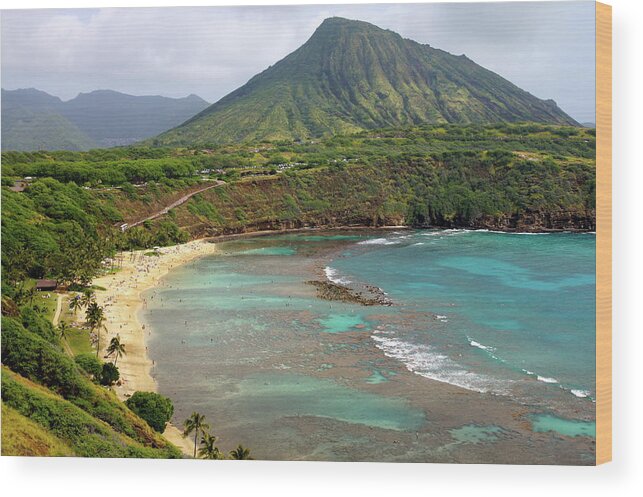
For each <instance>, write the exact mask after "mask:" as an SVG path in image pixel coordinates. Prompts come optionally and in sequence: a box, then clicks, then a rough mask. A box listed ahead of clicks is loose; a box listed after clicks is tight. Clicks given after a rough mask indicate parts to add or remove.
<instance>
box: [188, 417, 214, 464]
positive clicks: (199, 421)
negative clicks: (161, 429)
mask: <svg viewBox="0 0 643 497" xmlns="http://www.w3.org/2000/svg"><path fill="white" fill-rule="evenodd" d="M209 429H210V425H209V424H207V423H206V422H205V416H203V415H202V414H199V413H198V412H193V413H192V416H190V417H189V418H188V419H186V420H185V422H184V423H183V436H184V437H188V436H189V435H190V434H191V433H192V432H194V457H195V458H196V443H197V440H198V439H199V435H204V436H205V435H206V434H207V433H208V430H209Z"/></svg>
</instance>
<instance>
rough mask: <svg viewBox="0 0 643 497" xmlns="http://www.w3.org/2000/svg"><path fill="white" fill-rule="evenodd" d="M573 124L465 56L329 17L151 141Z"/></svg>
mask: <svg viewBox="0 0 643 497" xmlns="http://www.w3.org/2000/svg"><path fill="white" fill-rule="evenodd" d="M517 121H535V122H543V123H553V124H571V125H577V123H576V122H575V121H574V120H573V119H572V118H571V117H569V116H568V115H567V114H565V113H564V112H563V111H562V110H561V109H560V108H558V106H557V105H556V103H555V102H554V101H552V100H540V99H538V98H536V97H534V96H533V95H531V94H529V93H528V92H526V91H524V90H521V89H520V88H518V87H517V86H515V85H514V84H512V83H510V82H509V81H507V80H506V79H504V78H502V77H500V76H498V75H497V74H495V73H493V72H491V71H489V70H487V69H485V68H483V67H481V66H479V65H477V64H476V63H475V62H473V61H472V60H470V59H468V58H467V57H465V56H464V55H462V56H454V55H451V54H449V53H447V52H445V51H443V50H438V49H435V48H432V47H430V46H428V45H422V44H420V43H417V42H415V41H412V40H407V39H404V38H402V37H401V36H400V35H398V34H396V33H394V32H392V31H389V30H384V29H381V28H378V27H377V26H374V25H372V24H369V23H366V22H361V21H352V20H348V19H342V18H337V17H333V18H330V19H326V20H325V21H324V22H323V23H322V24H321V25H320V26H319V27H318V28H317V30H316V31H315V33H314V34H313V35H312V37H311V38H310V39H309V40H308V41H307V42H306V43H305V44H304V45H302V46H301V47H300V48H299V49H297V50H296V51H294V52H293V53H291V54H290V55H288V56H287V57H285V58H284V59H282V60H281V61H279V62H277V63H276V64H275V65H274V66H271V67H269V68H268V69H266V70H265V71H263V72H262V73H260V74H258V75H256V76H254V77H253V78H252V79H251V80H250V81H248V83H246V84H245V85H244V86H242V87H240V88H238V89H237V90H235V91H233V92H232V93H230V94H229V95H227V96H225V97H224V98H222V99H221V100H219V101H218V102H216V103H215V104H213V105H211V106H210V107H208V108H207V109H205V110H204V111H203V112H201V113H200V114H197V115H196V116H195V117H193V118H192V119H190V120H188V121H186V122H185V123H183V124H181V125H180V126H178V127H177V128H175V129H172V130H170V131H167V132H166V133H163V134H161V135H160V136H158V137H157V138H156V139H154V140H150V141H149V142H150V143H153V144H155V145H185V144H190V143H227V142H237V141H248V140H263V139H270V140H275V139H304V138H309V137H317V136H323V135H329V134H336V133H347V132H354V131H359V130H363V129H373V128H380V127H388V126H399V125H409V124H420V123H493V122H517Z"/></svg>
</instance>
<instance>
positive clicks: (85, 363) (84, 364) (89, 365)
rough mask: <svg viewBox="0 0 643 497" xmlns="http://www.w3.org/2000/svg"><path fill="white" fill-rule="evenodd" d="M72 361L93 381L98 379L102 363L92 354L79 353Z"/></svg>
mask: <svg viewBox="0 0 643 497" xmlns="http://www.w3.org/2000/svg"><path fill="white" fill-rule="evenodd" d="M74 361H76V364H78V365H79V366H80V367H81V369H82V370H83V371H85V373H87V374H88V375H90V376H91V377H92V378H93V379H94V380H95V381H98V380H99V379H100V376H101V372H102V371H103V363H102V362H101V361H100V359H98V357H96V356H95V355H94V354H79V355H77V356H76V357H75V358H74Z"/></svg>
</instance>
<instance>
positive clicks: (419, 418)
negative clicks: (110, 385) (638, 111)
mask: <svg viewBox="0 0 643 497" xmlns="http://www.w3.org/2000/svg"><path fill="white" fill-rule="evenodd" d="M220 248H221V251H222V253H221V255H217V256H211V257H206V258H203V259H200V260H197V261H194V262H193V263H191V264H189V265H186V266H183V267H181V268H178V269H176V270H174V271H173V272H171V273H170V274H169V275H168V276H167V277H166V278H164V280H163V282H162V284H161V285H160V286H159V287H158V288H156V289H153V290H150V291H149V292H148V293H147V299H148V309H147V310H146V311H144V314H143V315H142V318H143V320H144V321H146V322H148V323H149V324H150V326H151V328H152V330H153V333H152V336H151V337H150V340H149V343H148V346H149V353H150V356H151V358H152V359H154V360H155V367H154V370H153V375H154V376H155V378H156V380H157V382H158V385H159V391H160V392H161V393H163V394H165V395H168V396H169V397H170V398H171V399H172V400H173V401H174V404H175V418H174V421H175V423H177V424H179V425H180V424H181V420H182V419H185V418H186V417H187V416H188V415H189V414H190V413H191V412H192V411H195V410H196V411H199V412H201V413H203V414H206V416H207V417H208V418H209V419H210V420H211V425H212V426H213V427H214V430H215V432H216V433H218V434H219V435H220V437H221V440H222V444H223V445H226V444H228V445H229V446H230V447H233V446H236V444H237V443H243V444H244V445H247V446H249V447H251V449H252V450H254V454H255V455H256V456H257V457H258V458H267V459H321V460H384V461H434V462H527V463H529V462H532V463H554V462H558V463H570V464H587V463H590V462H591V461H592V460H593V437H594V432H595V424H594V421H595V415H594V406H595V404H594V397H595V236H594V235H593V234H585V233H547V234H518V233H496V232H488V231H468V230H398V231H395V230H386V231H383V230H378V231H375V230H370V231H364V230H359V231H342V232H338V231H332V232H304V233H292V234H286V235H276V236H264V237H257V238H247V239H241V240H237V241H231V242H225V243H221V244H220ZM311 280H321V281H330V282H333V283H335V284H337V285H340V286H343V287H346V288H348V289H350V290H351V291H352V292H353V293H354V294H359V293H362V294H365V295H369V294H371V293H372V292H373V289H376V290H375V291H376V292H378V293H379V294H380V295H383V296H384V297H385V300H386V301H389V300H390V302H391V303H392V305H371V306H364V305H360V304H359V303H349V302H340V301H330V300H324V299H321V298H319V296H318V294H317V293H316V292H317V290H316V287H315V286H314V285H311V284H309V282H310V281H311ZM492 449H493V450H492Z"/></svg>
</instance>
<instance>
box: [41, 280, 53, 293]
mask: <svg viewBox="0 0 643 497" xmlns="http://www.w3.org/2000/svg"><path fill="white" fill-rule="evenodd" d="M57 287H58V283H57V282H56V280H38V281H36V290H38V291H39V292H51V291H53V290H55V289H56V288H57Z"/></svg>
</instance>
